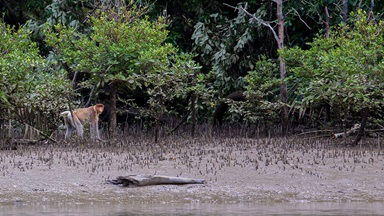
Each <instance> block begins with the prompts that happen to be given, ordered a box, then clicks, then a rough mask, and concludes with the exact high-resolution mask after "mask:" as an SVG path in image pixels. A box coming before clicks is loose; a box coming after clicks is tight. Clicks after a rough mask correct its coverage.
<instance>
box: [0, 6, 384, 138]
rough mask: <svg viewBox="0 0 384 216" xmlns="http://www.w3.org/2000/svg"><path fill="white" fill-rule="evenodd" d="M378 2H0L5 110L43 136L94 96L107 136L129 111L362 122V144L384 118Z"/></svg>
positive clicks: (151, 120)
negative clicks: (101, 107) (100, 107)
mask: <svg viewBox="0 0 384 216" xmlns="http://www.w3.org/2000/svg"><path fill="white" fill-rule="evenodd" d="M382 4H383V3H382V2H377V1H376V2H375V1H373V0H371V1H368V0H360V1H352V0H349V1H348V0H328V1H304V0H302V1H293V0H288V1H284V2H282V1H281V0H265V1H255V0H248V1H243V2H237V1H230V0H227V1H203V0H192V1H179V0H176V1H169V0H158V1H148V2H147V1H133V0H127V1H123V0H115V1H114V0H95V1H92V0H81V1H79V0H54V1H37V0H23V1H19V0H7V1H2V2H1V3H0V10H1V11H2V17H3V19H2V20H1V21H0V31H1V34H0V38H1V40H2V41H3V42H2V43H1V45H0V55H1V60H0V77H1V82H0V101H1V105H0V109H1V114H0V119H2V120H3V121H5V120H13V121H15V122H18V123H22V124H29V125H32V126H33V127H35V128H37V129H39V130H40V131H43V133H45V134H51V133H52V132H54V131H55V130H57V127H58V126H59V124H60V117H59V113H60V112H61V111H63V110H65V109H68V107H69V106H71V107H84V106H88V105H90V104H94V103H96V102H102V103H104V104H105V105H106V112H105V114H104V116H103V121H104V122H106V123H107V124H108V129H109V130H108V131H109V135H110V136H114V135H115V134H116V133H117V132H118V129H122V128H123V127H124V125H125V123H126V122H127V121H128V120H127V119H131V118H128V117H131V115H134V116H135V118H136V119H138V118H141V119H145V120H146V126H154V127H153V128H155V130H156V131H157V130H159V125H160V123H161V121H164V120H167V119H170V118H177V119H179V121H183V122H186V123H188V124H190V125H191V126H192V127H191V128H192V134H193V133H194V128H195V125H197V124H199V123H211V122H214V123H224V124H232V123H239V122H241V124H243V125H255V126H260V125H264V126H265V125H267V126H268V125H275V124H280V125H281V126H282V128H283V130H282V131H283V132H284V133H287V132H290V131H292V130H291V129H292V128H294V126H297V125H301V126H305V127H307V128H316V129H342V130H346V129H348V128H351V127H352V126H353V125H355V124H356V123H359V124H360V125H361V127H360V130H359V137H358V138H357V139H355V141H354V144H356V143H357V142H358V141H359V140H360V138H361V136H362V135H364V133H365V130H364V129H365V128H366V127H370V128H375V129H377V128H378V127H380V125H381V123H382V121H381V110H382V107H383V105H384V104H383V96H384V95H383V90H384V87H383V86H384V85H383V83H384V77H383V75H382V71H383V69H384V62H383V53H384V52H383V51H384V50H383V49H384V48H383V47H384V37H383V32H382V31H383V27H384V24H383V19H382V14H383V12H384V7H383V6H384V5H382ZM36 116H39V118H37V117H36ZM372 116H374V117H375V118H370V117H372ZM216 125H217V124H216Z"/></svg>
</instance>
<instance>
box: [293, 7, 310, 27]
mask: <svg viewBox="0 0 384 216" xmlns="http://www.w3.org/2000/svg"><path fill="white" fill-rule="evenodd" d="M292 10H293V11H295V13H296V15H297V16H298V17H299V19H300V21H301V22H302V23H304V25H305V26H307V28H309V29H311V30H312V28H311V27H309V25H308V24H307V23H306V22H305V21H304V20H303V19H301V16H300V14H299V12H297V10H296V9H295V8H293V7H292Z"/></svg>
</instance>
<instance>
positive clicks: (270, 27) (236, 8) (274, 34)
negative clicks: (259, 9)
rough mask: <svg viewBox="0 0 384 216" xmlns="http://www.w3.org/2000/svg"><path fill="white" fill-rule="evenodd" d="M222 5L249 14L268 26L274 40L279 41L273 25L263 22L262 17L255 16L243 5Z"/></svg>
mask: <svg viewBox="0 0 384 216" xmlns="http://www.w3.org/2000/svg"><path fill="white" fill-rule="evenodd" d="M224 5H226V6H228V7H230V8H233V9H235V10H239V9H241V10H242V11H244V13H246V14H247V15H249V16H250V17H252V18H253V19H254V20H256V21H257V22H258V23H260V24H261V25H263V26H266V27H268V28H269V29H270V30H271V31H272V33H273V37H274V38H275V40H276V42H277V43H279V41H280V40H279V37H278V36H277V34H276V31H275V30H274V29H273V27H272V26H271V25H270V24H269V23H267V22H265V21H264V20H262V19H259V18H257V17H256V16H255V15H253V14H251V13H249V12H248V11H247V10H246V9H245V8H243V7H241V6H239V7H234V6H232V5H229V4H226V3H224ZM246 6H247V5H245V7H246Z"/></svg>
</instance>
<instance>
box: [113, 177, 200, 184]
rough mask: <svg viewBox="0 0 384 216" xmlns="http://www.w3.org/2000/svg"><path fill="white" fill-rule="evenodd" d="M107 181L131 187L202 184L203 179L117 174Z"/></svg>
mask: <svg viewBox="0 0 384 216" xmlns="http://www.w3.org/2000/svg"><path fill="white" fill-rule="evenodd" d="M108 182H109V183H111V184H115V185H123V186H124V187H132V186H148V185H162V184H177V185H180V184H204V183H205V180H204V179H192V178H184V177H174V176H162V175H128V176H119V177H117V178H116V179H114V180H108Z"/></svg>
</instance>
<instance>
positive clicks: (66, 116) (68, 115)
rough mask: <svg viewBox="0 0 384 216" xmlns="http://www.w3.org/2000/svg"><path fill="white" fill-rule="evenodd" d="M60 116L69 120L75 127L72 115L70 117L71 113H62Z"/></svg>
mask: <svg viewBox="0 0 384 216" xmlns="http://www.w3.org/2000/svg"><path fill="white" fill-rule="evenodd" d="M60 115H61V116H63V117H64V118H65V119H69V120H70V121H71V125H72V126H75V123H74V121H73V118H72V115H71V111H64V112H62V113H60Z"/></svg>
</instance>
